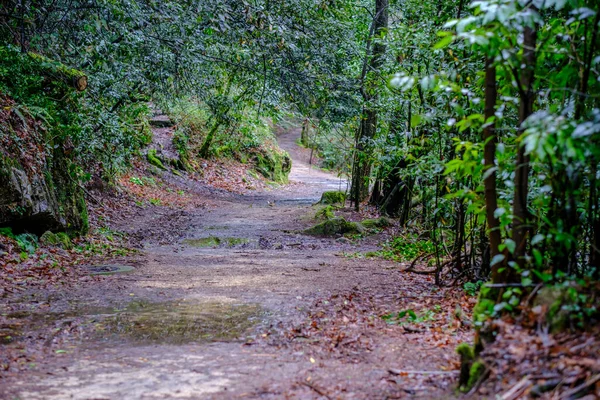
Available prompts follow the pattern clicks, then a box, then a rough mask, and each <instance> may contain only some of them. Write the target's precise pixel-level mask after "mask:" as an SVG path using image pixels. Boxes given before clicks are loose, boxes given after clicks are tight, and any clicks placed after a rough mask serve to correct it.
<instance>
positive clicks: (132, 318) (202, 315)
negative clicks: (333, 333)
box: [0, 301, 265, 345]
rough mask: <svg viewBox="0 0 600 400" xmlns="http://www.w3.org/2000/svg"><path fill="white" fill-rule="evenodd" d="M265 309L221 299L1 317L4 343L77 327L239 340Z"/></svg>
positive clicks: (181, 339)
mask: <svg viewBox="0 0 600 400" xmlns="http://www.w3.org/2000/svg"><path fill="white" fill-rule="evenodd" d="M264 317H265V312H264V311H263V310H262V309H261V307H260V306H258V305H256V304H233V303H220V302H202V303H198V302H188V301H178V302H166V303H149V302H132V303H129V304H128V305H127V306H125V307H123V308H110V307H109V308H99V307H80V308H79V309H76V310H73V311H71V312H68V313H46V314H35V313H30V312H19V313H13V314H8V315H6V316H5V319H4V323H0V344H10V343H13V342H19V341H21V340H23V339H26V338H28V337H29V338H30V337H32V335H38V334H40V333H41V332H43V331H46V332H47V331H52V332H54V333H56V332H58V331H60V330H61V329H70V330H71V328H72V327H73V326H77V327H78V329H77V330H78V331H79V332H80V335H79V336H80V337H81V338H82V339H83V338H84V337H85V338H86V341H87V340H89V339H93V340H94V341H99V342H121V341H127V342H132V343H137V344H141V345H144V344H185V343H192V342H194V343H206V342H217V341H235V340H237V339H240V338H243V335H244V333H246V332H247V331H248V330H249V329H250V328H252V327H253V326H255V325H257V324H258V323H259V322H260V321H261V320H262V318H264Z"/></svg>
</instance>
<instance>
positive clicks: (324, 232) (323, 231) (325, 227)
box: [304, 217, 365, 236]
mask: <svg viewBox="0 0 600 400" xmlns="http://www.w3.org/2000/svg"><path fill="white" fill-rule="evenodd" d="M364 232H365V228H364V227H363V226H362V225H361V224H359V223H358V222H349V221H346V220H345V219H344V218H339V217H336V218H332V219H328V220H326V221H323V222H321V223H319V224H317V225H315V226H313V227H312V228H308V229H306V230H305V231H304V233H306V234H308V235H314V236H335V235H343V234H346V233H364Z"/></svg>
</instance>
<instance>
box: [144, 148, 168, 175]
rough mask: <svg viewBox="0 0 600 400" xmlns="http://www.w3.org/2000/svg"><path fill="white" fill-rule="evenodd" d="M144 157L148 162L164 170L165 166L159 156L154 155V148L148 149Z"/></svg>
mask: <svg viewBox="0 0 600 400" xmlns="http://www.w3.org/2000/svg"><path fill="white" fill-rule="evenodd" d="M146 159H147V160H148V162H149V163H150V164H152V165H154V166H155V167H158V168H160V169H162V170H166V169H167V168H166V167H165V166H164V164H163V163H162V161H160V158H158V156H157V155H156V149H148V154H146Z"/></svg>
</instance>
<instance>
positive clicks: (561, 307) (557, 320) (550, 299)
mask: <svg viewBox="0 0 600 400" xmlns="http://www.w3.org/2000/svg"><path fill="white" fill-rule="evenodd" d="M573 289H574V288H573V287H572V286H569V285H567V286H560V285H556V286H546V287H544V288H542V289H540V291H539V292H538V294H537V296H536V297H535V300H534V302H533V305H534V307H540V308H541V309H542V310H547V311H546V315H545V316H546V321H547V322H548V323H549V325H550V331H551V332H552V333H557V332H562V331H565V330H566V329H568V328H569V325H570V322H571V317H570V313H569V309H571V308H573V307H571V306H574V305H575V304H573V303H574V301H573V298H572V296H570V293H569V292H570V291H571V290H573ZM575 290H576V288H575Z"/></svg>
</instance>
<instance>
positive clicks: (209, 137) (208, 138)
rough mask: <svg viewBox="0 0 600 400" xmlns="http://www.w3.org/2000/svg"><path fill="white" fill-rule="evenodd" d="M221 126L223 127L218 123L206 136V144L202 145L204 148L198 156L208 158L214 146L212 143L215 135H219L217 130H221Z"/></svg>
mask: <svg viewBox="0 0 600 400" xmlns="http://www.w3.org/2000/svg"><path fill="white" fill-rule="evenodd" d="M219 126H221V124H219V123H218V122H216V123H215V126H213V127H212V129H211V130H210V132H208V135H206V139H204V143H203V144H202V147H201V148H200V153H199V154H198V155H199V156H200V158H206V157H208V151H209V150H210V145H211V144H212V141H213V139H214V137H215V133H217V129H219Z"/></svg>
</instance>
